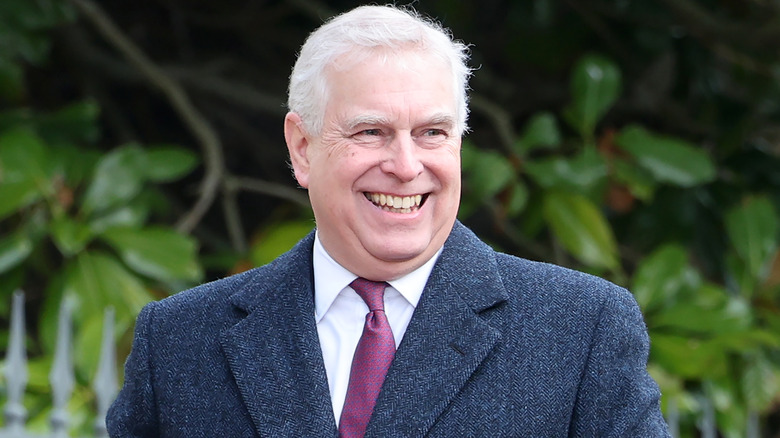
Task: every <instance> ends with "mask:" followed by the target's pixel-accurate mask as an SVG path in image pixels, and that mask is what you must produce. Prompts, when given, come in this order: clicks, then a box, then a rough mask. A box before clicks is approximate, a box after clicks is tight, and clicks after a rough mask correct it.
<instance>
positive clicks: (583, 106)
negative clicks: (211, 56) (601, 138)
mask: <svg viewBox="0 0 780 438" xmlns="http://www.w3.org/2000/svg"><path fill="white" fill-rule="evenodd" d="M621 81H622V79H621V75H620V69H618V66H617V65H616V64H615V63H614V62H612V61H611V60H609V59H608V58H605V57H603V56H599V55H587V56H585V57H583V58H582V59H581V60H580V61H579V62H578V63H577V64H576V65H575V67H574V71H573V73H572V78H571V95H572V101H571V103H570V104H569V105H568V106H567V108H566V109H565V110H564V117H565V118H566V120H567V121H568V122H569V124H571V126H572V127H574V128H575V129H576V130H577V131H578V132H579V133H580V135H581V136H582V138H584V139H586V140H588V141H590V140H592V139H593V134H594V132H595V128H596V124H597V123H598V122H599V120H601V118H602V117H603V116H604V114H606V112H607V110H609V108H610V107H611V106H612V104H613V103H614V102H615V100H617V98H618V96H619V95H620V91H621Z"/></svg>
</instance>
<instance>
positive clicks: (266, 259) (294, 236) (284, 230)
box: [249, 220, 314, 266]
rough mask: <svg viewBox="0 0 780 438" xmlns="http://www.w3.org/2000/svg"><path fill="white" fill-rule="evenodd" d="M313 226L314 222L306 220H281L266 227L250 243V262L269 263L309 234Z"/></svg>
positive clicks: (257, 263)
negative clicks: (281, 221)
mask: <svg viewBox="0 0 780 438" xmlns="http://www.w3.org/2000/svg"><path fill="white" fill-rule="evenodd" d="M313 227H314V223H313V222H312V221H308V220H307V221H293V222H283V223H279V224H276V225H272V226H270V227H268V228H267V229H265V230H263V233H262V235H261V236H260V237H259V238H258V239H256V240H255V241H254V242H253V243H252V247H251V249H250V255H249V257H250V259H251V261H252V263H253V264H254V265H255V266H261V265H265V264H267V263H270V262H271V261H272V260H274V259H275V258H277V257H278V256H279V255H281V254H282V253H284V252H286V251H288V250H289V249H290V248H292V247H293V246H294V245H295V244H296V243H298V241H299V240H301V239H302V238H303V237H304V236H306V235H307V234H309V232H310V231H311V230H312V228H313Z"/></svg>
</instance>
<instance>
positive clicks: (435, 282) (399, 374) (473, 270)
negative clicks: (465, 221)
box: [366, 223, 506, 437]
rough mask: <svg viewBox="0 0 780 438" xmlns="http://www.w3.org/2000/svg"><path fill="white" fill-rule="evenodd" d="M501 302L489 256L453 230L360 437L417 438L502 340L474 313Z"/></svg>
mask: <svg viewBox="0 0 780 438" xmlns="http://www.w3.org/2000/svg"><path fill="white" fill-rule="evenodd" d="M503 301H506V291H505V290H504V287H503V285H502V283H501V280H500V278H499V276H498V270H497V267H496V261H495V253H494V252H493V251H492V250H491V249H490V248H489V247H488V246H487V245H485V244H484V243H482V242H480V241H479V240H478V239H477V238H476V236H474V235H473V234H472V233H471V232H470V231H468V230H467V229H466V228H465V227H463V226H462V225H460V224H459V223H456V224H455V228H454V229H453V232H452V234H451V235H450V238H449V239H448V240H447V243H446V244H445V247H444V251H443V252H442V254H441V256H440V258H439V260H438V261H437V263H436V266H435V267H434V269H433V271H432V272H431V277H430V278H429V280H428V283H427V285H426V287H425V290H424V292H423V295H422V297H421V299H420V302H419V303H418V306H417V308H416V309H415V313H414V316H413V317H412V320H411V322H410V323H409V327H408V328H407V331H406V334H405V335H404V338H403V340H402V342H401V345H400V346H399V348H398V351H397V353H396V357H395V359H394V361H393V364H392V365H391V368H390V371H389V372H388V375H387V378H386V379H385V383H384V386H383V387H382V392H381V394H380V395H379V399H378V400H377V404H376V407H375V408H374V414H373V417H372V419H371V422H370V423H369V426H368V430H367V431H366V436H367V437H369V436H382V431H387V430H392V431H395V432H397V433H398V434H399V435H403V436H423V435H425V433H426V431H428V429H430V427H431V426H432V425H433V424H434V422H435V421H436V418H437V417H438V416H439V415H440V414H441V413H442V412H443V411H444V409H445V408H446V407H447V405H448V404H449V403H450V402H451V401H452V399H453V398H454V397H455V395H456V394H457V393H458V391H459V390H460V389H461V388H462V387H463V385H465V384H466V382H467V381H468V379H469V377H470V376H471V375H472V373H474V371H475V370H476V369H477V367H478V366H479V365H480V364H481V363H482V362H483V360H484V359H485V357H486V356H487V355H488V354H489V353H490V351H491V350H493V348H494V347H495V345H496V343H497V342H498V341H499V340H500V338H501V334H500V332H499V330H498V329H497V328H496V327H494V326H491V325H490V324H489V323H488V322H486V320H485V319H483V317H482V316H481V315H480V313H481V312H483V311H485V310H487V309H490V308H494V307H496V306H498V305H499V304H500V303H501V302H503Z"/></svg>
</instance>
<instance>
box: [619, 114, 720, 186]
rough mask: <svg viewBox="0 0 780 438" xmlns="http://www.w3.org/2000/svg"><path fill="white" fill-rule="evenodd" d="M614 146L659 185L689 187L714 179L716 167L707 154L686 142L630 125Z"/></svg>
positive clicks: (622, 132)
mask: <svg viewBox="0 0 780 438" xmlns="http://www.w3.org/2000/svg"><path fill="white" fill-rule="evenodd" d="M615 143H616V144H617V145H618V146H620V147H621V148H623V149H624V150H625V151H626V152H628V153H629V154H631V155H632V156H633V157H634V159H635V160H636V161H637V163H638V164H639V165H640V166H642V167H644V168H645V169H647V170H648V171H650V173H651V174H652V175H653V176H654V177H655V179H656V180H657V181H659V182H664V183H671V184H675V185H678V186H681V187H692V186H695V185H698V184H703V183H707V182H710V181H712V180H714V179H715V164H714V163H713V161H712V159H711V158H710V156H709V154H708V153H707V152H706V151H704V150H703V149H701V148H698V147H696V146H694V145H693V144H691V143H688V142H687V141H684V140H681V139H678V138H673V137H666V136H661V135H657V134H653V133H651V132H649V131H647V130H646V129H644V128H642V127H639V126H636V125H632V126H628V127H626V128H624V129H623V130H622V131H621V133H620V134H619V135H618V136H617V137H616V138H615Z"/></svg>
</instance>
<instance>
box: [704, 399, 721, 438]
mask: <svg viewBox="0 0 780 438" xmlns="http://www.w3.org/2000/svg"><path fill="white" fill-rule="evenodd" d="M699 429H700V430H701V438H716V437H717V434H718V432H717V431H718V427H717V422H716V421H715V407H714V406H713V404H712V401H711V400H710V399H709V398H707V397H702V398H701V419H700V420H699Z"/></svg>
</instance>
